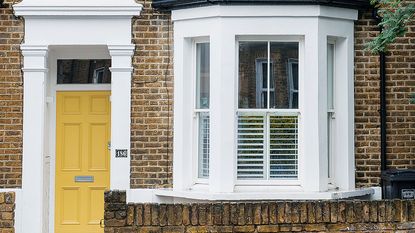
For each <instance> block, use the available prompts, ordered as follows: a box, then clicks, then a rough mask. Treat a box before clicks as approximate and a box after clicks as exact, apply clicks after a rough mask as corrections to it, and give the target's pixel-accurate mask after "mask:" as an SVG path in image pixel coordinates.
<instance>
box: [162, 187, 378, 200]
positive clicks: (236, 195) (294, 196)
mask: <svg viewBox="0 0 415 233" xmlns="http://www.w3.org/2000/svg"><path fill="white" fill-rule="evenodd" d="M154 194H155V195H156V196H159V197H161V198H162V197H169V198H183V199H189V200H199V201H247V200H252V201H260V200H336V199H345V198H353V197H356V198H357V197H362V196H367V195H373V194H375V190H374V189H373V188H362V189H355V190H350V191H336V190H333V191H327V192H303V191H278V192H233V193H209V192H201V191H197V190H189V191H173V190H172V189H157V190H154Z"/></svg>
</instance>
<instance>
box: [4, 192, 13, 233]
mask: <svg viewBox="0 0 415 233" xmlns="http://www.w3.org/2000/svg"><path fill="white" fill-rule="evenodd" d="M15 200H16V195H15V193H14V192H3V193H0V232H1V233H13V232H14V211H15Z"/></svg>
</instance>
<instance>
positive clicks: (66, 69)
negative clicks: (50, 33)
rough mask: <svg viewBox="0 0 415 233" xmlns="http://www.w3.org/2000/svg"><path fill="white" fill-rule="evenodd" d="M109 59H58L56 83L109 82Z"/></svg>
mask: <svg viewBox="0 0 415 233" xmlns="http://www.w3.org/2000/svg"><path fill="white" fill-rule="evenodd" d="M110 67H111V60H110V59H105V60H76V59H70V60H58V80H57V81H58V84H108V83H111V72H110V70H109V68H110Z"/></svg>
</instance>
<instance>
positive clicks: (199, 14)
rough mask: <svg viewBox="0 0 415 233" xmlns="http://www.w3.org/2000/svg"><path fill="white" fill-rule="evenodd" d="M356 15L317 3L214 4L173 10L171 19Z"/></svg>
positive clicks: (350, 18)
mask: <svg viewBox="0 0 415 233" xmlns="http://www.w3.org/2000/svg"><path fill="white" fill-rule="evenodd" d="M357 16H358V11H357V10H353V9H346V8H338V7H328V6H319V5H278V6H276V5H256V6H253V5H249V6H242V5H241V6H234V5H233V6H226V5H214V6H206V7H197V8H191V10H189V9H182V10H173V12H172V20H173V21H182V20H192V19H208V18H216V17H221V18H237V17H244V18H248V17H290V18H298V17H324V18H334V19H343V20H357Z"/></svg>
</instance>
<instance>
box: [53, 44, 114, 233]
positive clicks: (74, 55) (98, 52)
mask: <svg viewBox="0 0 415 233" xmlns="http://www.w3.org/2000/svg"><path fill="white" fill-rule="evenodd" d="M105 50H107V48H105V47H103V46H101V47H97V46H95V47H89V48H88V47H87V48H85V47H83V46H82V47H76V46H75V47H73V46H70V47H61V48H54V49H51V51H50V53H49V54H50V55H49V59H48V65H49V71H50V72H49V75H48V79H47V84H46V85H47V89H48V90H47V95H46V103H47V109H48V111H47V113H46V114H47V118H48V123H47V125H46V127H47V129H48V132H47V133H48V136H47V138H48V139H47V144H48V149H49V152H50V153H49V154H47V155H46V156H45V159H46V161H45V163H46V164H49V166H46V169H47V170H49V181H50V182H49V195H48V196H49V198H48V199H49V203H48V204H49V208H48V209H49V213H48V220H49V232H51V233H53V232H54V229H55V207H56V206H55V174H56V117H57V116H56V94H57V92H59V91H111V84H99V85H95V84H61V85H58V84H57V60H59V59H111V57H110V55H109V53H108V51H105ZM48 168H49V169H48ZM110 168H111V166H110ZM46 173H47V172H46Z"/></svg>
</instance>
